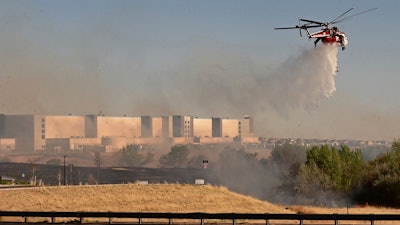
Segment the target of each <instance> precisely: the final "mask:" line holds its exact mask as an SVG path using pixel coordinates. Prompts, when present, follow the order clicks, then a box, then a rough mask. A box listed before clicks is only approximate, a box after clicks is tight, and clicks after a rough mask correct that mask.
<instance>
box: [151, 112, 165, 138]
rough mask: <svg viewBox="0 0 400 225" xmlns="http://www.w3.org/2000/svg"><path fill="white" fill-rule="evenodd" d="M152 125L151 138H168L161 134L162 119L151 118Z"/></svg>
mask: <svg viewBox="0 0 400 225" xmlns="http://www.w3.org/2000/svg"><path fill="white" fill-rule="evenodd" d="M152 125H153V126H152V133H153V137H168V136H164V133H163V119H162V117H153V118H152Z"/></svg>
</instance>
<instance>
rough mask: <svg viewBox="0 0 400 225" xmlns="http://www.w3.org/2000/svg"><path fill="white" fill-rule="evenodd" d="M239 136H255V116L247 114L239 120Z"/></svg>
mask: <svg viewBox="0 0 400 225" xmlns="http://www.w3.org/2000/svg"><path fill="white" fill-rule="evenodd" d="M239 123H240V125H239V136H241V137H253V136H254V124H253V117H250V116H245V117H244V118H243V119H241V120H240V121H239Z"/></svg>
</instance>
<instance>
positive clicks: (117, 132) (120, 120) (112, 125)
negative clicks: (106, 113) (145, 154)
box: [97, 117, 141, 138]
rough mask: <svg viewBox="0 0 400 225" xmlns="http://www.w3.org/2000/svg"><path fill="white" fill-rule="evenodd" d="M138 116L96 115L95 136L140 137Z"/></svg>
mask: <svg viewBox="0 0 400 225" xmlns="http://www.w3.org/2000/svg"><path fill="white" fill-rule="evenodd" d="M140 136H141V119H140V117H97V137H98V138H102V137H128V138H129V137H140Z"/></svg>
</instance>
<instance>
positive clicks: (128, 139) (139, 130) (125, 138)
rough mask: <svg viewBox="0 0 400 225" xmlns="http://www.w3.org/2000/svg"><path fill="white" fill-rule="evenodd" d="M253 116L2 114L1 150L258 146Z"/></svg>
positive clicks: (100, 149)
mask: <svg viewBox="0 0 400 225" xmlns="http://www.w3.org/2000/svg"><path fill="white" fill-rule="evenodd" d="M253 130H254V128H253V118H252V117H249V116H246V117H244V118H242V119H228V118H197V117H193V116H187V115H185V116H182V115H176V116H162V117H153V116H141V117H128V116H122V117H113V116H97V115H86V116H74V115H67V116H57V115H4V114H0V151H2V152H13V151H18V152H38V151H39V152H40V151H50V152H52V151H54V152H63V151H86V150H96V151H107V152H109V151H118V150H120V149H121V148H123V147H125V146H127V145H130V144H132V145H151V144H162V143H165V142H168V143H171V144H217V143H233V142H241V143H256V142H258V138H257V137H255V136H254V131H253Z"/></svg>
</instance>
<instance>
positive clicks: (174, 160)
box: [160, 145, 190, 168]
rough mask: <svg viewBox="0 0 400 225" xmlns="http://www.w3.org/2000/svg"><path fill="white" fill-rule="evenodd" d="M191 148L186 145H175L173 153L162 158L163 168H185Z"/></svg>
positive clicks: (161, 164) (172, 149)
mask: <svg viewBox="0 0 400 225" xmlns="http://www.w3.org/2000/svg"><path fill="white" fill-rule="evenodd" d="M189 152H190V151H189V148H188V147H187V146H186V145H175V146H173V147H172V148H171V151H170V152H169V153H167V154H165V155H163V156H161V158H160V166H161V167H173V168H178V167H183V166H185V162H186V161H187V160H188V156H189Z"/></svg>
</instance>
